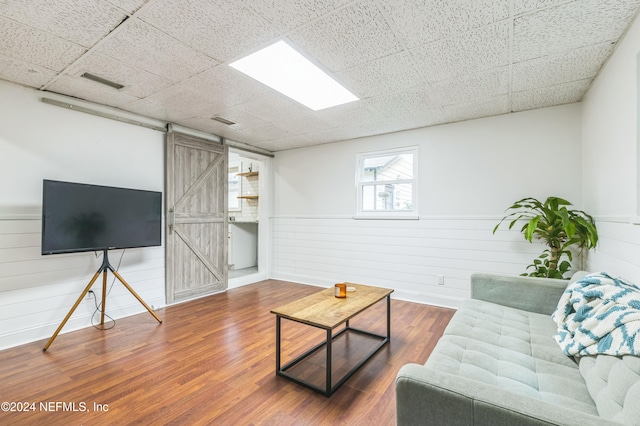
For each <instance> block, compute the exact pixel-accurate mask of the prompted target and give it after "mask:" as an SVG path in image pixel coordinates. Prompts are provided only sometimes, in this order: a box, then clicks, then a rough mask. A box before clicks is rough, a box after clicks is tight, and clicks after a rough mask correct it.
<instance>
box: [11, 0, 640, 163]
mask: <svg viewBox="0 0 640 426" xmlns="http://www.w3.org/2000/svg"><path fill="white" fill-rule="evenodd" d="M638 7H640V0H457V1H453V2H443V1H441V0H393V1H383V0H379V1H371V0H326V1H322V2H318V1H315V0H265V1H260V2H256V1H250V0H185V1H181V2H174V1H171V0H150V1H146V0H59V1H56V2H51V1H48V0H32V1H30V2H0V79H3V80H7V81H11V82H15V83H18V84H22V85H25V86H30V87H34V88H36V89H40V90H42V91H49V92H55V93H60V94H63V95H67V96H73V97H76V98H79V99H83V100H86V101H89V102H93V103H97V104H101V105H107V106H110V107H115V108H119V109H121V110H123V111H126V112H129V113H135V114H139V115H143V116H146V117H150V118H154V119H158V120H164V121H169V122H173V123H176V124H178V125H182V126H185V127H189V128H193V129H195V130H198V131H202V132H208V133H213V134H215V135H219V136H221V137H225V138H227V139H230V140H235V141H239V142H243V143H246V144H249V145H252V146H255V147H258V148H262V149H267V150H271V151H279V150H284V149H291V148H297V147H303V146H309V145H314V144H322V143H329V142H335V141H340V140H345V139H350V138H357V137H364V136H369V135H375V134H382V133H389V132H395V131H400V130H406V129H412V128H418V127H425V126H432V125H438V124H443V123H451V122H456V121H461V120H469V119H475V118H481V117H487V116H492V115H499V114H507V113H510V112H518V111H525V110H530V109H535V108H543V107H549V106H554V105H562V104H566V103H571V102H578V101H580V100H581V99H582V97H583V96H584V94H585V92H586V91H587V90H588V89H589V87H590V85H591V83H592V81H593V79H594V78H595V76H596V75H597V74H598V73H599V71H600V69H601V67H602V65H603V64H604V63H605V62H606V60H607V59H608V58H609V57H610V55H611V53H612V52H613V51H614V49H615V46H616V44H617V43H618V41H619V39H620V37H621V36H623V34H624V33H625V31H626V29H627V28H628V26H629V25H630V23H631V21H632V20H633V19H634V17H635V16H636V14H637V11H638ZM282 39H287V40H289V41H291V42H293V44H295V45H296V46H297V47H298V48H299V49H301V50H302V51H303V52H304V53H305V54H306V55H307V56H308V57H310V59H312V60H313V61H314V62H316V63H317V64H319V65H320V66H321V68H323V69H325V70H327V71H329V73H330V75H331V76H332V77H334V78H335V79H336V80H337V81H339V82H340V83H342V84H343V85H344V86H345V87H346V88H347V89H348V90H350V91H352V92H353V93H354V94H355V95H356V96H358V97H359V98H360V99H361V100H359V101H355V102H351V103H347V104H343V105H339V106H336V107H333V108H328V109H325V110H320V111H316V112H314V111H312V110H310V109H309V108H306V107H304V106H302V105H300V104H298V103H296V102H295V101H292V100H290V99H289V98H286V97H284V96H283V95H281V94H279V93H277V92H275V91H273V90H272V89H269V88H267V87H266V86H263V85H262V84H260V83H258V82H256V81H254V80H252V79H251V78H249V77H247V76H244V75H242V74H241V73H239V72H237V71H236V70H233V69H232V68H231V67H229V66H228V64H229V63H230V62H232V61H234V60H237V59H239V58H241V57H243V56H245V55H247V54H249V53H252V52H254V51H256V50H258V49H260V48H262V47H265V46H267V45H270V44H272V43H274V42H276V41H279V40H282ZM85 73H88V74H91V75H95V76H97V77H99V78H101V79H106V80H109V81H112V82H115V83H118V84H121V85H123V86H124V87H123V88H122V89H119V90H118V89H115V88H111V87H108V86H105V85H102V84H100V83H98V82H95V81H90V80H87V79H86V78H83V77H81V76H82V75H83V74H85ZM213 117H223V118H224V119H226V120H229V121H231V122H234V123H235V124H232V125H227V124H223V123H221V122H219V121H216V120H213Z"/></svg>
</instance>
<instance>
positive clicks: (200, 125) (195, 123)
mask: <svg viewBox="0 0 640 426" xmlns="http://www.w3.org/2000/svg"><path fill="white" fill-rule="evenodd" d="M176 123H177V124H180V125H182V126H185V127H188V128H190V129H194V130H200V131H201V132H209V133H213V134H214V135H218V136H222V137H225V138H231V136H233V135H235V134H236V132H235V131H234V129H236V125H235V124H234V125H231V126H229V125H227V124H224V123H220V122H219V121H215V120H212V119H211V118H203V117H194V118H184V119H181V120H177V121H176Z"/></svg>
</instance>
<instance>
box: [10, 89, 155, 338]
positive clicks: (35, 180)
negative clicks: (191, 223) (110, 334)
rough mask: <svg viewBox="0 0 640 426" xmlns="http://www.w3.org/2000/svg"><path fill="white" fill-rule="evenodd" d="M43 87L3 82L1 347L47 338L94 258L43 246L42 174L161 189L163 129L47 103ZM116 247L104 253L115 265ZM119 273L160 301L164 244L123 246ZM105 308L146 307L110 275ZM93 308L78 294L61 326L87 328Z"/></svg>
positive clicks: (121, 312)
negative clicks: (40, 89) (48, 252)
mask: <svg viewBox="0 0 640 426" xmlns="http://www.w3.org/2000/svg"><path fill="white" fill-rule="evenodd" d="M43 95H44V93H42V92H38V91H35V90H32V89H28V88H25V87H21V86H18V85H15V84H11V83H7V82H3V81H0V117H2V125H1V126H0V349H2V348H6V347H10V346H14V345H18V344H21V343H25V342H29V341H34V340H38V339H45V338H49V337H50V336H51V334H52V333H53V332H54V331H55V329H56V328H57V326H58V324H59V323H60V322H61V321H62V319H63V318H64V316H65V315H66V313H67V312H68V311H69V309H70V308H71V307H72V305H73V303H74V302H75V300H76V298H77V297H78V296H79V295H80V293H81V292H82V290H83V289H84V287H85V286H86V285H87V284H88V282H89V280H90V279H91V277H92V276H93V274H94V273H95V271H96V270H97V269H98V267H99V266H100V263H101V260H100V259H97V258H96V257H95V255H94V253H82V254H65V255H52V256H42V255H41V254H40V238H41V221H40V215H41V207H42V180H43V179H45V178H46V179H56V180H66V181H73V182H84V183H92V184H99V185H110V186H121V187H129V188H139V189H147V190H154V191H163V188H164V160H163V158H164V157H163V155H164V154H163V153H164V135H163V134H162V133H160V132H157V131H153V130H149V129H145V128H142V127H135V126H132V125H128V124H123V123H119V122H116V121H112V120H108V119H104V118H100V117H96V116H92V115H87V114H83V113H79V112H75V111H71V110H67V109H64V108H60V107H56V106H51V105H48V104H45V103H43V102H41V101H40V98H41V97H42V96H43ZM121 253H122V252H121V251H115V252H113V253H111V256H110V260H111V263H112V264H113V265H114V266H116V265H117V263H118V261H119V259H120V255H121ZM120 273H121V275H122V276H123V278H124V279H125V280H127V282H128V283H129V284H130V285H131V286H132V287H133V288H134V289H135V290H136V291H137V292H138V294H139V295H140V296H141V297H142V298H143V299H144V300H145V301H146V302H147V303H148V304H149V305H154V306H155V307H160V306H164V303H165V297H164V248H163V247H155V248H145V249H130V250H127V251H126V252H125V254H124V258H123V260H122V265H121V267H120ZM112 279H113V276H112V275H111V274H109V279H108V284H109V285H110V284H111V282H112ZM101 281H102V280H101V279H99V280H98V281H97V283H96V284H94V287H93V288H94V291H95V292H96V294H97V295H98V297H99V296H100V292H101ZM106 306H107V313H108V314H109V315H110V316H112V317H114V318H120V317H123V316H126V315H131V314H134V313H138V312H143V311H145V310H144V307H142V306H141V305H140V304H139V303H138V302H137V301H136V300H135V299H134V298H133V296H131V295H130V293H129V292H128V291H127V290H126V289H125V288H124V287H123V286H122V285H121V284H120V283H119V282H117V281H116V282H115V284H114V286H113V290H112V291H111V293H110V294H109V297H108V298H107V302H106ZM94 310H95V306H94V302H93V301H83V302H82V303H81V304H80V306H79V307H78V309H77V310H76V313H75V314H74V315H73V317H72V318H71V320H70V321H69V322H68V323H67V325H66V326H65V328H64V329H63V331H62V332H63V333H64V332H68V331H71V330H74V329H78V328H82V327H86V326H89V325H90V324H91V322H90V317H91V314H92V313H93V311H94ZM97 320H98V322H99V317H97ZM149 321H151V322H155V320H154V319H153V318H152V317H151V316H149ZM43 345H44V343H43ZM53 348H55V343H54V345H53Z"/></svg>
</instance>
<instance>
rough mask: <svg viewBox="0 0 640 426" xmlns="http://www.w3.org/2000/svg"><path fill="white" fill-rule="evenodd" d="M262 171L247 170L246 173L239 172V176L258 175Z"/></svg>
mask: <svg viewBox="0 0 640 426" xmlns="http://www.w3.org/2000/svg"><path fill="white" fill-rule="evenodd" d="M259 173H260V172H245V173H238V176H245V177H249V176H258V174H259Z"/></svg>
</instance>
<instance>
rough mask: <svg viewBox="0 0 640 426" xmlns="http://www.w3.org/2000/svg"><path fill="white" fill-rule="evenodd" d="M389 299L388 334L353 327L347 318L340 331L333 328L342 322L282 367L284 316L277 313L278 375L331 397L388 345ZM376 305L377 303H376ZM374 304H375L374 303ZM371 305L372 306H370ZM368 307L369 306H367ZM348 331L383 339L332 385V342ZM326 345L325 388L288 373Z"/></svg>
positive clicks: (389, 330)
mask: <svg viewBox="0 0 640 426" xmlns="http://www.w3.org/2000/svg"><path fill="white" fill-rule="evenodd" d="M386 299H387V335H386V336H382V335H379V334H375V333H371V332H369V331H365V330H360V329H357V328H353V327H350V326H349V320H346V321H345V322H344V324H345V328H343V329H342V330H340V331H339V332H338V333H336V334H335V335H333V330H334V329H335V328H337V327H339V326H340V325H341V324H342V323H341V324H338V325H337V326H336V327H335V328H333V329H326V332H327V338H326V341H324V342H322V343H319V344H318V345H316V346H314V347H313V348H311V349H309V350H308V351H306V352H305V353H303V354H302V355H300V356H298V357H297V358H295V359H293V360H292V361H290V362H288V363H287V364H285V365H284V366H282V367H281V365H280V363H281V359H280V356H281V354H280V348H281V344H280V340H281V339H280V326H281V320H282V318H283V317H282V316H280V315H278V314H276V375H277V376H281V377H284V378H286V379H289V380H291V381H293V382H295V383H298V384H300V385H302V386H304V387H306V388H309V389H311V390H313V391H315V392H318V393H320V394H322V395H324V396H326V397H329V396H331V395H333V393H334V392H335V391H336V390H338V388H339V387H340V386H342V385H343V384H344V382H346V381H347V380H348V379H349V378H350V377H351V376H352V375H353V374H354V373H355V372H356V371H357V370H358V368H360V367H361V366H362V365H363V364H364V363H365V362H367V361H368V360H369V359H371V357H373V356H374V355H375V354H376V353H377V352H378V351H379V350H380V349H381V348H382V347H383V346H384V345H386V344H387V343H388V342H389V340H391V295H388V296H386ZM374 305H375V303H374ZM372 306H373V305H372ZM369 307H371V306H369ZM366 309H368V308H366ZM366 309H363V310H362V311H361V312H364V311H365V310H366ZM361 312H360V313H361ZM285 319H288V320H290V321H295V322H299V323H301V324H305V325H309V326H311V327H316V328H320V329H323V330H325V329H324V328H322V327H318V326H316V325H312V324H308V323H305V322H302V321H297V320H295V319H291V318H286V317H285ZM347 331H352V332H355V333H360V334H365V335H368V336H372V337H376V338H379V339H382V341H380V343H378V345H377V346H376V347H375V348H374V349H373V350H372V351H371V352H370V353H369V354H368V355H367V356H366V357H364V359H362V360H361V361H360V362H359V363H358V364H357V365H356V366H355V367H353V368H352V369H351V370H349V371H348V372H347V373H346V374H345V375H344V376H343V377H342V378H341V379H340V380H339V381H338V382H337V383H336V384H335V386H331V380H332V379H331V346H332V342H333V341H334V340H335V339H337V338H338V337H340V335H342V334H343V333H346V332H347ZM324 346H326V347H327V359H326V365H325V366H326V370H327V371H326V387H325V388H324V389H323V388H321V387H319V386H316V385H314V384H313V383H309V382H307V381H305V380H302V379H299V378H297V377H295V376H293V375H291V374H289V373H287V370H289V369H290V368H291V367H293V366H295V365H296V364H298V363H299V362H301V361H302V360H304V359H306V358H307V357H308V356H310V355H312V354H313V353H314V352H316V351H317V350H318V349H320V348H322V347H324Z"/></svg>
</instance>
